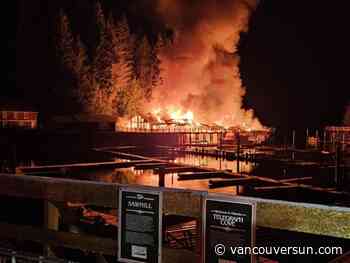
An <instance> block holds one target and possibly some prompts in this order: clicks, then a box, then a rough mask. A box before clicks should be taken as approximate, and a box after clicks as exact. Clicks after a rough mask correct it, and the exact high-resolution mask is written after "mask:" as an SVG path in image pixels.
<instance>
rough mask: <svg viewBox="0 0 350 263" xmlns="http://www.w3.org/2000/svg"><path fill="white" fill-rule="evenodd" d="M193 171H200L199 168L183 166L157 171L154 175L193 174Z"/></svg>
mask: <svg viewBox="0 0 350 263" xmlns="http://www.w3.org/2000/svg"><path fill="white" fill-rule="evenodd" d="M194 171H201V169H200V168H199V167H192V166H189V167H187V166H183V167H167V168H164V169H157V170H155V173H157V174H159V173H161V172H162V173H164V174H173V173H181V172H194Z"/></svg>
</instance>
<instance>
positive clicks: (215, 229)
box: [203, 198, 256, 263]
mask: <svg viewBox="0 0 350 263" xmlns="http://www.w3.org/2000/svg"><path fill="white" fill-rule="evenodd" d="M255 211H256V208H255V204H253V203H247V202H240V201H236V199H234V200H227V199H214V198H208V199H207V200H206V202H205V208H204V212H205V213H203V216H204V217H205V218H204V219H203V220H204V235H205V237H204V240H205V241H204V245H205V248H204V251H205V262H206V263H252V262H253V257H252V255H243V253H240V252H239V249H238V248H242V247H253V245H254V238H255V214H256V212H255ZM240 251H242V250H240Z"/></svg>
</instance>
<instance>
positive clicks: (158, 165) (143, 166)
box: [135, 162, 169, 170]
mask: <svg viewBox="0 0 350 263" xmlns="http://www.w3.org/2000/svg"><path fill="white" fill-rule="evenodd" d="M168 165H169V164H168V163H166V162H163V163H159V162H158V163H156V162H150V163H145V164H137V165H135V170H152V169H156V168H162V167H166V166H168Z"/></svg>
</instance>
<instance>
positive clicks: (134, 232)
mask: <svg viewBox="0 0 350 263" xmlns="http://www.w3.org/2000/svg"><path fill="white" fill-rule="evenodd" d="M161 229H162V193H161V192H156V191H149V190H143V189H135V188H129V187H122V188H120V190H119V226H118V261H120V262H133V263H141V262H147V263H160V262H161V248H162V238H161V236H162V230H161Z"/></svg>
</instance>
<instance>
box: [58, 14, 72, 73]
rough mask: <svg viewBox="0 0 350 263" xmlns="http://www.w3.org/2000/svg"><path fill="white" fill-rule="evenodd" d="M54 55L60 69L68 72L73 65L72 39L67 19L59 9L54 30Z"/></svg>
mask: <svg viewBox="0 0 350 263" xmlns="http://www.w3.org/2000/svg"><path fill="white" fill-rule="evenodd" d="M56 53H57V57H58V59H59V61H60V64H61V66H62V67H64V68H65V69H68V70H72V69H73V65H74V57H75V53H74V37H73V33H72V31H71V27H70V23H69V19H68V17H67V15H66V14H65V13H64V11H63V10H62V9H61V10H60V13H59V17H58V22H57V29H56Z"/></svg>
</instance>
